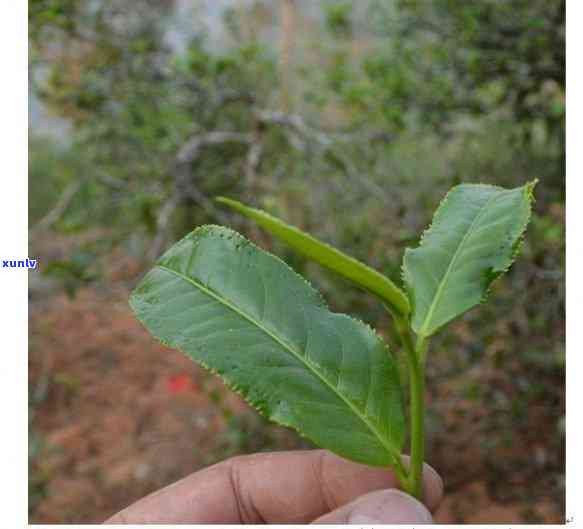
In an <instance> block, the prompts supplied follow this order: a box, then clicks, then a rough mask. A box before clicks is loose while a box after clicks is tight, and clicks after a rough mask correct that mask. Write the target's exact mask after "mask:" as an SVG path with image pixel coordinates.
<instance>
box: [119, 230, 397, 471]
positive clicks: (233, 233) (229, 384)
mask: <svg viewBox="0 0 583 529" xmlns="http://www.w3.org/2000/svg"><path fill="white" fill-rule="evenodd" d="M212 231H222V232H224V233H226V234H228V235H231V236H234V237H236V238H239V239H241V240H242V241H244V242H245V243H246V244H249V245H250V246H252V247H253V248H254V249H256V250H257V251H259V252H263V253H266V254H268V255H269V256H270V257H272V258H273V259H275V260H276V261H278V262H279V263H280V264H281V265H283V266H284V267H285V268H287V269H288V270H289V271H290V272H291V273H292V274H294V275H295V276H297V277H299V278H300V279H301V280H302V281H303V282H304V283H305V284H306V285H307V286H308V288H309V289H310V290H311V291H312V292H314V293H315V294H316V295H317V296H318V298H319V301H320V302H321V307H322V308H323V309H327V310H328V311H330V312H333V311H331V310H330V309H329V307H328V304H327V303H326V300H325V299H324V297H323V296H322V294H321V293H320V292H319V291H318V290H317V289H315V288H314V287H313V286H312V285H311V284H310V282H309V281H307V280H306V279H305V278H304V277H303V276H302V275H300V274H298V273H297V272H296V271H295V270H293V269H292V268H291V267H290V266H289V265H288V264H287V263H286V262H285V261H283V260H282V259H280V258H279V257H278V256H276V255H274V254H271V253H270V252H267V251H265V250H263V249H262V248H259V247H258V246H257V245H255V244H254V243H253V242H252V241H250V240H249V239H247V238H245V237H243V236H242V235H241V234H240V233H238V232H236V231H235V230H232V229H230V228H227V227H225V226H219V225H213V224H206V225H204V226H200V227H198V228H196V229H195V230H193V231H192V232H190V233H189V234H187V235H186V236H185V237H183V238H182V239H181V240H180V241H178V242H177V243H175V245H173V246H172V247H171V248H170V249H169V250H168V252H169V251H170V250H172V249H173V247H174V246H176V245H179V244H181V243H183V242H184V241H186V240H188V239H189V238H192V237H195V236H196V235H197V234H198V233H199V232H200V233H207V232H208V233H210V232H212ZM168 252H165V253H164V254H163V255H162V256H160V258H159V259H158V260H157V261H156V263H155V265H154V267H158V268H159V269H161V270H164V271H166V272H168V273H172V274H173V275H175V276H177V277H180V278H182V279H184V280H185V281H188V282H189V283H191V284H192V285H194V286H195V287H196V288H199V289H200V290H202V291H203V292H205V293H206V294H208V295H209V296H211V297H213V298H214V299H216V300H217V301H219V302H220V303H222V304H223V305H225V306H227V307H229V308H230V309H231V310H234V311H235V312H237V314H239V315H241V317H243V318H245V319H247V320H248V321H249V322H251V323H252V324H254V325H256V326H257V327H258V328H260V329H261V330H262V331H263V332H265V333H266V334H267V335H268V336H269V337H270V338H271V339H273V340H274V341H276V342H277V343H279V344H280V345H281V346H282V347H284V348H285V349H286V350H288V351H289V352H290V353H291V354H292V355H293V356H294V357H295V358H297V359H298V360H300V362H302V363H303V364H304V365H306V367H308V369H309V370H310V371H311V372H313V373H315V374H316V376H317V377H318V378H319V379H320V380H321V381H322V382H323V383H324V384H325V385H326V386H327V387H329V388H330V389H331V390H332V391H333V392H334V393H335V394H336V395H338V396H339V397H340V398H341V399H342V400H343V401H344V402H345V403H346V404H347V405H348V406H349V408H350V409H352V411H353V412H354V413H355V415H356V416H357V417H359V419H360V420H361V421H362V422H363V423H364V424H365V425H366V427H367V428H368V429H369V430H370V431H371V432H372V433H373V434H374V435H375V437H376V438H377V439H378V440H379V442H380V443H381V444H382V446H384V447H385V449H386V450H387V452H388V454H389V456H390V457H392V458H393V460H394V464H396V465H398V464H399V462H400V453H399V452H398V451H397V450H395V448H393V447H392V446H390V445H389V444H387V443H386V442H385V440H384V438H383V436H382V435H380V433H379V432H378V430H377V429H376V428H375V427H374V425H372V424H370V422H369V421H368V420H367V419H366V417H365V416H363V415H362V414H361V413H360V411H359V410H358V408H356V407H355V406H354V404H352V402H350V401H349V400H347V399H346V398H345V397H344V396H343V395H342V394H341V393H340V392H338V391H337V390H336V389H335V388H334V387H333V386H332V385H331V384H330V383H329V382H328V381H327V380H326V379H325V378H322V376H321V375H320V374H319V373H318V372H317V371H316V370H315V369H313V367H312V366H310V365H309V363H308V362H307V361H305V360H303V359H302V357H301V355H299V354H297V353H296V352H295V351H294V350H293V348H292V347H291V346H290V345H289V344H287V343H286V342H285V341H283V340H280V339H279V338H277V337H276V336H274V335H273V333H271V332H270V331H269V330H268V329H266V328H265V327H264V326H262V325H261V324H259V323H258V322H257V321H255V320H254V319H253V318H251V317H248V316H247V315H246V314H245V313H243V312H241V311H240V310H239V309H238V308H237V307H235V306H234V305H232V304H231V303H229V302H228V301H227V303H225V302H224V301H223V300H222V298H221V297H220V296H219V295H218V294H215V293H214V292H213V291H212V289H210V288H208V287H205V286H204V285H202V284H200V283H198V282H196V281H194V280H192V279H191V278H189V277H188V276H185V275H184V274H181V273H177V272H175V271H174V270H172V269H170V268H167V267H165V266H163V265H160V264H159V263H160V262H162V261H163V260H164V258H165V256H166V254H167V253H168ZM133 297H134V294H133V293H132V295H131V296H130V299H129V304H130V307H131V308H132V311H133V312H134V314H135V315H136V317H137V318H138V320H139V321H140V322H141V323H142V324H143V325H144V327H146V329H147V326H146V324H145V322H144V321H143V320H142V318H140V317H139V315H138V312H137V311H136V309H135V306H134V303H133ZM334 314H340V315H342V316H343V317H346V318H348V319H351V320H353V321H355V322H357V323H359V324H361V325H364V326H365V327H367V328H368V329H369V331H371V332H372V333H373V334H374V336H375V337H376V338H377V339H378V340H379V342H380V344H381V345H382V347H383V349H384V350H385V352H386V354H387V355H388V356H389V357H391V358H392V354H391V352H390V350H389V348H388V345H387V344H386V342H385V341H384V340H383V338H382V337H381V336H380V335H379V334H378V333H377V332H376V330H375V329H373V328H372V327H371V326H370V325H369V324H367V323H366V322H363V321H362V320H359V319H357V318H354V317H352V316H350V315H348V314H344V313H334ZM153 336H154V338H155V339H156V340H158V341H159V342H160V343H161V344H163V345H165V346H167V347H171V348H173V349H176V350H178V351H180V352H181V353H182V354H184V355H185V356H187V357H188V358H191V360H193V361H194V362H195V363H198V364H200V365H201V366H203V367H204V368H205V369H207V370H208V371H210V372H211V373H213V374H217V375H218V376H220V377H221V379H222V380H223V381H224V383H225V385H226V386H227V387H228V388H229V389H231V390H233V391H234V392H235V393H237V394H238V395H240V396H241V397H242V398H243V399H244V400H245V401H246V402H248V403H249V404H250V405H251V406H253V408H255V409H256V410H257V411H258V412H259V413H260V414H261V415H262V416H264V417H266V418H267V419H269V420H271V421H273V422H276V423H277V424H280V425H282V426H285V427H288V428H291V429H293V430H295V431H297V432H298V433H299V434H300V435H302V436H303V437H305V438H307V439H310V437H309V436H308V435H307V434H305V433H304V432H302V431H301V430H300V428H299V427H298V426H295V425H293V424H289V423H286V422H285V421H282V420H280V419H274V418H273V417H270V416H268V415H267V413H266V411H265V410H264V409H262V408H261V407H260V406H259V405H258V403H257V402H253V401H252V400H251V399H249V398H248V396H247V395H246V394H245V393H244V392H243V390H241V389H240V387H239V386H238V385H237V384H236V383H234V382H232V381H231V380H229V378H228V377H226V376H224V374H223V373H221V372H220V371H218V370H216V369H214V368H211V367H209V366H208V365H207V364H206V363H205V362H203V361H200V360H199V359H198V358H197V359H196V360H195V359H193V358H192V357H191V356H190V355H189V354H188V353H187V352H186V351H184V350H182V349H181V348H180V347H177V346H176V345H174V344H170V343H169V342H168V341H166V340H163V339H162V338H160V337H158V336H155V335H153ZM393 361H394V360H393ZM396 372H397V374H398V370H396ZM399 389H400V388H399ZM266 400H267V399H266Z"/></svg>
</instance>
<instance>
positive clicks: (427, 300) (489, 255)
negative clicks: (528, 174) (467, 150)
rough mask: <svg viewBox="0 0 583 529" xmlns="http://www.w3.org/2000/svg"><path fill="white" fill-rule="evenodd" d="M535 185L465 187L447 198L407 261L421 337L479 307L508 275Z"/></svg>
mask: <svg viewBox="0 0 583 529" xmlns="http://www.w3.org/2000/svg"><path fill="white" fill-rule="evenodd" d="M534 185H535V183H529V184H526V185H525V186H523V187H520V188H516V189H510V190H508V189H503V188H501V187H496V186H491V185H481V184H462V185H460V186H457V187H454V188H453V189H452V190H451V191H450V192H449V193H448V194H447V195H446V197H445V199H444V200H443V202H442V203H441V205H440V206H439V208H438V210H437V211H436V213H435V215H434V217H433V224H432V225H431V227H430V228H429V229H428V230H427V231H426V232H425V234H424V235H423V238H422V241H421V244H420V245H419V247H418V248H416V249H414V250H412V249H410V248H408V249H407V250H406V251H405V255H404V257H403V278H404V280H405V284H406V285H407V290H408V292H409V296H410V299H411V300H412V306H413V307H412V310H413V313H412V327H413V329H414V331H415V332H416V333H417V334H418V335H420V336H422V337H427V336H430V335H432V334H433V333H435V332H436V331H437V330H438V329H439V328H440V327H441V326H443V325H444V324H446V323H447V322H449V321H450V320H452V319H453V318H455V317H456V316H459V315H460V314H462V313H464V312H466V311H467V310H469V309H470V308H472V307H474V306H475V305H478V304H479V303H480V302H481V301H482V300H483V299H484V298H485V296H486V294H487V291H488V287H489V286H490V284H491V283H492V281H494V279H496V278H497V277H498V276H499V275H500V274H502V273H504V272H505V271H506V270H508V268H509V267H510V265H511V264H512V262H513V261H514V258H515V256H516V254H517V252H518V249H519V246H520V241H521V237H522V234H523V233H524V230H525V229H526V226H527V224H528V221H529V219H530V211H531V204H532V200H533V194H532V193H533V188H534Z"/></svg>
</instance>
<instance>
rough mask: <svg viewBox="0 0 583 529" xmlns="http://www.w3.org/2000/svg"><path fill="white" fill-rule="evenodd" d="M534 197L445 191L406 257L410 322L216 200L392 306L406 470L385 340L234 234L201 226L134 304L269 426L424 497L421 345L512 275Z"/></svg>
mask: <svg viewBox="0 0 583 529" xmlns="http://www.w3.org/2000/svg"><path fill="white" fill-rule="evenodd" d="M533 187H534V184H527V185H525V186H523V187H521V188H518V189H513V190H506V189H502V188H499V187H495V186H489V185H472V184H465V185H460V186H458V187H456V188H454V189H453V190H452V191H450V192H449V194H448V195H447V197H446V198H445V199H444V201H443V202H442V204H441V206H440V207H439V209H438V210H437V212H436V214H435V217H434V223H433V225H432V227H431V228H430V229H429V230H428V231H427V232H426V233H425V235H424V238H423V241H422V243H421V246H420V247H419V248H418V249H416V250H407V251H406V253H405V257H404V265H403V271H404V276H405V281H406V284H407V290H408V293H409V295H410V301H411V305H412V307H413V313H412V315H411V318H409V314H408V312H409V311H408V308H409V305H408V304H407V305H405V306H404V307H403V309H405V308H406V309H407V310H406V311H405V310H401V311H400V312H397V310H395V307H396V308H399V309H400V308H401V307H399V306H398V304H397V303H396V301H400V300H401V298H403V299H405V296H404V294H403V293H402V292H401V291H400V290H399V289H398V288H397V287H395V286H394V285H393V283H392V282H391V281H390V280H388V279H387V278H384V277H383V276H381V275H380V274H379V273H378V272H375V271H373V270H372V269H370V268H368V267H366V266H365V265H363V264H361V263H359V262H358V261H356V260H354V259H352V258H349V257H348V256H346V255H344V254H342V253H341V252H339V251H338V250H336V249H334V248H332V247H331V246H328V245H325V244H323V243H321V242H319V241H318V240H316V239H314V238H313V237H311V236H309V235H307V234H305V233H303V232H301V231H300V230H298V229H297V228H293V227H291V226H288V225H287V224H285V223H283V222H282V221H280V220H278V219H276V218H274V217H272V216H270V215H268V214H266V213H264V212H263V211H261V210H257V209H253V208H248V207H246V206H244V205H243V204H241V203H239V202H237V201H233V200H229V199H225V198H222V199H220V201H221V202H222V203H223V204H226V205H228V206H230V207H232V208H234V209H235V210H236V211H238V212H240V213H242V214H243V215H245V216H247V217H249V218H251V219H253V220H255V221H256V222H257V223H258V224H259V225H260V226H262V227H263V228H265V229H267V230H268V231H269V232H271V233H273V234H274V235H276V236H277V237H280V238H281V239H283V240H284V241H285V242H286V243H287V244H289V245H290V246H291V247H292V248H294V249H295V250H297V251H299V252H300V253H302V254H304V255H306V256H307V257H308V258H309V259H313V260H314V261H316V262H318V263H319V264H321V265H323V266H325V267H326V268H329V269H331V270H333V271H335V272H337V273H339V274H340V275H341V276H343V277H346V278H348V279H350V280H351V281H354V282H356V283H357V284H358V285H360V286H364V287H365V288H366V289H367V290H368V291H370V292H372V293H375V294H377V295H379V294H380V295H379V297H380V298H381V299H382V300H383V301H386V302H387V306H388V308H389V310H390V311H391V314H392V315H393V318H394V323H395V327H396V331H397V333H398V335H399V337H400V339H401V343H402V346H403V349H404V350H405V352H406V354H407V360H408V365H409V380H410V391H411V406H410V413H411V421H410V440H411V465H410V469H409V470H405V469H404V467H403V465H402V463H401V459H400V450H401V447H402V443H403V441H404V414H403V409H402V405H401V388H400V382H399V378H400V377H399V371H398V368H397V365H396V363H395V362H394V360H393V358H392V356H391V355H390V353H389V351H388V348H387V347H386V346H385V345H384V343H383V341H382V340H381V339H380V338H379V337H378V336H376V335H375V333H374V332H372V331H371V329H370V328H368V327H367V326H365V325H364V324H362V323H360V322H358V321H357V320H353V319H351V318H350V317H348V316H345V315H343V314H336V313H332V312H329V310H328V309H327V307H326V306H325V304H324V302H323V300H322V298H321V297H320V296H319V295H318V293H317V292H316V291H315V290H313V289H312V288H311V287H310V285H309V284H308V283H307V282H306V281H305V280H304V279H302V277H301V276H299V275H297V274H295V273H294V272H293V271H292V270H291V269H290V268H288V267H287V266H286V265H285V264H284V263H283V262H282V261H280V260H279V259H277V258H275V257H274V256H272V255H270V254H267V253H265V252H263V251H261V250H259V249H258V248H257V247H256V246H254V245H253V244H252V243H250V242H249V241H247V240H246V239H245V238H243V237H242V236H240V235H239V234H238V233H236V232H233V231H231V230H229V229H226V228H221V227H215V226H203V227H201V228H198V229H197V230H195V231H194V232H192V233H191V234H189V235H187V236H186V237H185V238H184V239H182V240H181V241H180V242H178V243H176V244H175V245H174V246H173V247H172V248H170V250H168V251H167V252H166V253H165V254H164V255H163V256H162V257H161V258H160V259H159V260H158V261H157V263H156V266H155V267H154V268H153V269H152V270H151V271H150V272H149V273H148V274H147V275H146V277H145V278H144V279H143V280H142V282H141V283H140V284H139V286H138V287H137V288H136V289H135V290H134V292H133V294H132V296H131V299H130V304H131V306H132V308H133V310H134V312H135V314H136V316H137V317H138V319H139V320H140V321H141V322H142V323H143V324H144V325H145V326H146V328H147V329H148V330H149V331H150V332H151V333H152V334H153V335H154V336H156V337H157V338H158V339H160V340H161V341H162V343H164V344H166V345H169V346H171V347H175V348H177V349H179V350H181V351H183V352H185V353H186V354H187V355H189V356H190V357H191V358H192V359H193V360H195V361H197V362H199V363H200V364H201V365H203V366H204V367H206V368H208V369H210V370H211V371H213V372H215V373H217V374H219V375H220V376H221V377H222V378H223V379H224V380H225V382H226V384H227V385H228V386H229V387H231V388H233V389H235V390H236V391H238V392H239V393H241V395H242V396H243V397H244V398H245V399H247V401H248V402H250V403H251V404H252V405H253V406H255V407H256V408H257V409H258V410H259V411H260V412H261V413H262V414H264V415H265V416H266V417H269V418H271V419H272V420H274V421H276V422H278V423H279V424H282V425H284V426H290V427H293V428H295V429H296V430H298V431H299V432H300V433H302V434H304V435H305V436H307V437H308V438H309V439H311V440H312V441H314V442H315V443H316V444H318V445H320V446H322V447H325V448H328V449H330V450H332V451H334V452H336V453H337V454H339V455H341V456H344V457H347V458H349V459H353V460H354V461H358V462H361V463H367V464H369V465H377V466H386V465H389V464H390V465H391V466H393V467H395V469H396V472H397V475H398V476H399V478H400V480H401V482H402V485H403V486H404V487H405V488H406V490H408V491H409V492H411V493H412V494H414V495H415V496H417V497H420V496H421V494H422V485H421V481H422V480H421V476H422V466H423V460H424V425H423V423H424V392H425V389H424V388H425V380H424V369H425V353H426V348H427V338H428V337H429V336H430V335H431V334H433V333H434V332H435V331H436V330H437V329H439V328H440V327H441V326H443V325H444V324H445V323H447V322H449V321H450V320H451V319H453V318H454V317H456V316H457V315H459V314H461V313H462V312H464V311H466V310H468V309H470V308H471V307H473V306H474V305H476V304H478V303H479V302H480V301H481V300H482V299H483V298H484V295H485V292H486V290H487V288H488V286H489V285H490V283H491V282H492V281H493V280H494V279H495V278H496V277H498V276H499V275H500V274H502V273H503V272H505V271H506V270H507V269H508V268H509V266H510V264H511V263H512V261H513V260H514V258H515V256H516V254H517V252H518V248H519V241H520V239H521V237H522V235H523V232H524V230H525V229H526V225H527V224H528V221H529V219H530V207H531V201H532V191H533ZM412 331H415V332H416V333H417V334H418V335H419V337H420V340H418V342H417V344H416V345H415V344H414V343H413V339H412Z"/></svg>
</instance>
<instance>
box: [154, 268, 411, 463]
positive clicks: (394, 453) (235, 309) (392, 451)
mask: <svg viewBox="0 0 583 529" xmlns="http://www.w3.org/2000/svg"><path fill="white" fill-rule="evenodd" d="M156 266H157V267H158V268H160V269H161V270H165V271H166V272H169V273H171V274H173V275H175V276H176V277H179V278H180V279H183V280H184V281H186V282H188V283H190V284H191V285H193V286H194V287H195V288H197V289H199V290H200V291H201V292H203V293H205V294H206V295H208V296H210V297H211V298H213V299H215V300H217V301H218V302H219V303H221V304H222V305H224V306H225V307H227V308H228V309H230V310H232V311H233V312H235V313H236V314H238V315H239V316H240V317H242V318H244V319H246V320H247V321H248V322H249V323H251V324H252V325H255V326H256V327H257V328H259V329H260V330H262V331H263V332H264V333H265V334H266V335H267V336H269V337H270V338H271V339H272V340H273V341H275V342H276V343H277V344H279V345H280V346H281V347H283V348H284V349H285V350H287V351H288V352H289V353H290V354H292V356H294V357H295V358H297V359H298V360H299V361H300V362H301V363H302V364H304V365H305V366H306V368H307V369H308V370H309V371H310V372H311V373H313V374H314V375H315V376H316V377H317V378H318V379H319V380H321V381H322V382H323V383H324V384H325V385H326V386H327V387H328V388H329V389H330V390H331V391H332V392H333V393H334V394H335V395H337V396H338V397H339V398H340V399H341V400H342V401H343V402H344V403H345V404H346V405H347V406H348V407H349V408H350V409H351V410H352V411H353V412H354V414H355V415H356V416H357V417H358V418H359V419H360V420H361V421H362V422H363V423H364V424H365V426H366V427H367V428H368V429H369V430H370V431H371V432H372V433H373V434H374V435H375V437H377V438H378V440H379V441H380V443H381V444H382V445H383V446H384V447H385V448H386V449H387V450H388V452H389V453H390V454H391V455H392V456H393V457H395V456H396V457H400V454H399V453H398V452H397V451H396V450H395V449H394V448H393V447H392V446H390V445H389V444H387V442H386V441H385V439H384V437H383V436H382V435H381V434H380V432H379V431H378V430H377V429H376V428H375V426H374V425H373V424H371V423H370V422H369V421H368V420H367V418H366V417H365V416H364V415H363V414H362V413H360V411H359V409H358V408H356V407H355V406H354V404H353V403H352V402H350V400H348V399H347V398H346V397H345V396H344V395H342V393H340V392H339V391H338V390H337V389H336V388H335V387H334V385H333V384H331V383H330V382H329V381H328V380H327V379H326V378H324V377H323V376H322V375H321V374H320V373H318V371H317V370H315V369H314V368H313V367H312V365H311V364H310V363H309V362H308V361H307V360H306V359H305V358H304V357H303V356H302V355H301V354H300V353H298V352H297V351H296V350H295V349H294V348H293V347H292V346H290V345H289V344H287V343H286V342H285V341H283V340H281V339H280V338H279V337H278V336H277V335H275V334H273V333H272V332H271V331H270V330H269V329H268V328H267V327H265V326H263V325H262V324H261V323H259V322H258V321H257V320H255V319H254V318H253V317H251V316H249V315H248V314H246V313H245V312H243V311H242V310H241V309H239V307H237V306H236V305H234V304H232V303H231V302H230V301H228V300H227V299H225V298H223V297H221V296H219V295H218V294H215V293H214V292H213V291H212V290H210V289H209V288H207V287H205V286H204V285H202V284H201V283H199V282H198V281H196V280H194V279H193V278H191V277H189V276H187V275H184V274H182V273H180V272H178V271H176V270H173V269H172V268H168V267H167V266H164V265H160V264H158V265H156Z"/></svg>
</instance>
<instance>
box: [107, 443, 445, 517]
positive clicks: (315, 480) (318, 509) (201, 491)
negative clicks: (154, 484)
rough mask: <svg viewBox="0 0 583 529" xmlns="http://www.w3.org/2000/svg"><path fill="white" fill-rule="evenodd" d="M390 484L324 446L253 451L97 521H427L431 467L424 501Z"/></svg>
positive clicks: (382, 472) (434, 478)
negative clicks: (300, 449) (312, 448)
mask: <svg viewBox="0 0 583 529" xmlns="http://www.w3.org/2000/svg"><path fill="white" fill-rule="evenodd" d="M405 462H407V461H405ZM397 486H398V482H397V479H396V477H395V476H394V475H393V474H392V473H391V471H390V470H388V469H382V468H373V467H369V466H366V465H360V464H358V463H353V462H351V461H348V460H346V459H342V458H340V457H338V456H336V455H334V454H332V453H330V452H328V451H327V450H309V451H293V452H273V453H263V454H254V455H249V456H239V457H235V458H232V459H229V460H227V461H224V462H222V463H219V464H217V465H213V466H211V467H209V468H206V469H204V470H201V471H199V472H196V473H194V474H191V475H190V476H187V477H186V478H184V479H182V480H180V481H177V482H176V483H174V484H172V485H169V486H167V487H165V488H163V489H161V490H159V491H157V492H154V493H153V494H150V495H149V496H146V497H145V498H142V499H141V500H139V501H137V502H136V503H134V504H133V505H130V506H129V507H127V508H126V509H124V510H123V511H121V512H119V513H117V514H116V515H114V516H113V517H111V518H109V519H108V520H106V522H105V523H111V524H114V523H116V524H140V523H167V524H179V523H192V524H211V523H224V524H260V523H274V524H277V523H279V524H283V523H297V524H301V523H322V524H324V523H326V524H389V523H415V524H421V523H432V518H431V514H430V510H434V509H435V508H436V507H437V505H438V504H439V502H440V501H441V497H442V494H443V483H442V481H441V478H440V477H439V475H438V474H437V473H436V472H435V470H433V469H432V468H431V467H430V466H429V465H425V467H424V469H423V498H424V503H425V505H423V504H422V503H421V502H419V501H417V500H416V499H414V498H412V497H411V496H409V495H407V494H405V493H404V492H402V491H400V490H397V489H396V487H397Z"/></svg>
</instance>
